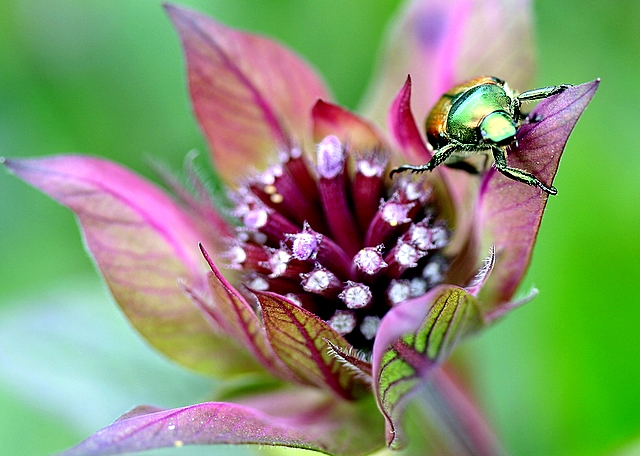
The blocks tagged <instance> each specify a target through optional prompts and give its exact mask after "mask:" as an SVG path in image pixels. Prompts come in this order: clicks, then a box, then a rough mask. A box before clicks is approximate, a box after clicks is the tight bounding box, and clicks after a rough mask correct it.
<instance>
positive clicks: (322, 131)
mask: <svg viewBox="0 0 640 456" xmlns="http://www.w3.org/2000/svg"><path fill="white" fill-rule="evenodd" d="M312 117H313V138H314V140H315V141H316V142H320V141H322V140H323V139H324V138H326V137H327V136H329V135H335V136H337V137H338V139H340V141H341V142H342V143H343V144H346V145H347V146H349V147H350V148H353V149H356V150H363V151H367V150H373V149H375V148H380V147H382V146H383V144H384V143H385V141H384V139H383V135H382V134H381V133H380V132H379V131H378V129H377V128H376V127H375V126H374V125H373V124H371V123H369V122H367V121H366V120H364V119H362V118H361V117H359V116H358V115H356V114H354V113H352V112H350V111H348V110H346V109H344V108H342V107H340V106H338V105H334V104H331V103H328V102H326V101H323V100H318V101H317V103H316V104H315V105H314V106H313V110H312Z"/></svg>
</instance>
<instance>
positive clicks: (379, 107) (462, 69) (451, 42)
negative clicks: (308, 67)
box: [364, 0, 533, 122]
mask: <svg viewBox="0 0 640 456" xmlns="http://www.w3.org/2000/svg"><path fill="white" fill-rule="evenodd" d="M530 17H531V7H530V5H529V1H528V0H516V1H512V2H507V1H492V2H484V1H474V0H453V1H452V0H414V1H413V2H412V3H410V4H409V5H408V6H407V7H406V8H405V9H404V10H403V11H402V12H401V13H400V15H399V16H398V18H396V20H395V21H394V24H393V27H392V28H391V29H390V31H389V36H388V38H387V42H386V46H385V50H384V53H383V56H382V57H383V59H382V65H381V67H380V68H379V70H378V72H377V74H376V77H374V79H373V81H372V85H371V87H370V88H369V91H368V96H367V97H366V98H365V108H366V109H365V110H364V112H365V113H367V114H368V115H370V117H371V118H373V119H374V120H376V121H378V122H382V121H383V120H384V116H385V113H386V109H387V106H389V103H390V102H391V100H392V99H393V97H394V95H395V92H396V90H397V88H398V87H400V86H401V85H402V83H403V81H404V79H405V78H406V76H407V74H410V75H411V77H412V78H413V81H414V84H415V87H414V88H415V93H416V94H417V95H418V97H417V98H416V99H415V100H414V112H415V114H416V117H417V118H418V119H424V118H425V117H426V115H427V113H428V112H429V110H430V109H431V107H432V106H433V105H434V104H435V102H436V101H437V99H438V98H439V97H440V95H442V94H443V93H445V92H446V91H447V90H449V89H450V88H451V87H453V86H454V85H455V84H456V83H459V82H462V81H465V80H467V79H470V78H472V77H475V76H479V75H483V74H487V75H494V76H498V77H501V78H504V79H506V80H507V81H509V83H510V85H511V86H513V87H516V88H518V89H520V90H524V89H528V88H530V80H531V75H532V74H533V70H532V67H533V52H532V50H533V48H532V37H531V25H530Z"/></svg>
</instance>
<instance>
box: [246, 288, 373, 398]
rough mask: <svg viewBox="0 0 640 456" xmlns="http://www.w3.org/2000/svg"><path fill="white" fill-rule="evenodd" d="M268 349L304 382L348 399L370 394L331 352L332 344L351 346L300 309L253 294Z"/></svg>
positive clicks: (277, 298) (348, 348) (345, 348)
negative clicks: (269, 347)
mask: <svg viewBox="0 0 640 456" xmlns="http://www.w3.org/2000/svg"><path fill="white" fill-rule="evenodd" d="M256 296H257V297H258V300H259V302H260V307H261V308H262V318H263V320H264V325H265V327H266V329H267V335H268V336H269V341H270V342H271V346H272V347H273V349H274V350H275V352H276V353H277V354H278V356H279V357H280V359H282V361H283V362H284V363H285V364H286V365H287V366H288V367H289V369H291V371H292V372H293V373H294V374H295V375H296V377H297V378H298V379H299V380H300V381H301V382H303V383H306V384H309V385H314V386H317V387H320V388H325V389H329V390H332V391H334V392H335V393H336V394H337V395H338V396H340V397H343V398H345V399H351V398H354V397H357V396H360V395H362V394H363V393H365V392H368V391H370V390H369V385H367V384H366V383H365V382H363V381H362V379H361V378H360V377H359V375H358V373H357V372H356V371H355V370H354V369H351V368H349V367H348V366H347V365H345V364H344V363H342V362H341V360H340V359H338V358H337V357H336V356H334V355H333V354H332V352H331V345H333V346H334V347H338V348H339V349H340V350H343V351H345V352H350V351H352V350H353V348H352V347H351V345H350V344H349V343H348V342H347V341H346V340H344V338H343V337H342V336H341V335H340V334H338V333H337V332H336V331H334V330H333V328H331V327H330V326H329V325H328V324H327V323H325V322H324V321H322V320H320V319H319V318H318V317H316V316H315V315H313V314H312V313H310V312H308V311H306V310H305V309H303V308H302V307H298V306H296V305H295V304H292V303H291V302H289V301H287V300H286V299H284V298H283V297H282V296H279V295H277V294H275V293H266V292H260V293H258V292H256Z"/></svg>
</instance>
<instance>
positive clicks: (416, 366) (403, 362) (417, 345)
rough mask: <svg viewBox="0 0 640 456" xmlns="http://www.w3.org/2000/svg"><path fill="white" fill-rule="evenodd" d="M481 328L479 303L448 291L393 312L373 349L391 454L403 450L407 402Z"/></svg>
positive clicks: (436, 291)
mask: <svg viewBox="0 0 640 456" xmlns="http://www.w3.org/2000/svg"><path fill="white" fill-rule="evenodd" d="M482 324H483V322H482V317H481V313H480V308H479V303H478V301H477V300H476V299H475V298H474V297H473V296H472V295H470V294H468V293H467V292H466V291H465V290H463V289H462V288H458V287H453V286H450V285H441V286H438V287H436V288H434V289H432V290H431V291H429V292H428V293H427V294H425V295H424V296H421V297H420V298H416V299H413V300H411V301H407V302H405V303H403V304H400V305H398V306H396V307H393V308H392V309H391V310H390V311H389V312H388V313H387V314H386V315H385V317H384V318H383V319H382V322H381V324H380V327H379V329H378V333H377V335H376V340H375V342H374V345H373V374H374V388H375V390H376V397H377V400H378V405H379V407H380V409H381V410H382V412H383V413H384V415H385V418H386V420H387V443H388V444H389V445H390V446H391V447H392V448H397V447H399V446H401V445H403V442H402V439H401V436H400V434H399V432H400V430H399V427H398V423H399V420H400V419H401V416H402V411H403V408H404V406H405V405H406V401H407V400H408V398H409V397H410V396H411V394H412V393H413V392H415V390H416V388H417V387H419V386H421V384H423V383H424V381H426V380H427V379H428V378H429V376H430V373H431V372H432V371H433V369H434V368H435V367H436V366H438V365H439V364H440V363H442V362H443V361H444V360H445V359H446V358H447V357H448V355H449V353H450V352H451V350H452V349H453V348H454V346H455V345H456V344H457V343H458V342H459V341H460V340H461V339H462V338H463V337H464V336H466V335H468V334H470V333H472V332H474V331H476V330H477V329H478V328H480V327H481V326H482Z"/></svg>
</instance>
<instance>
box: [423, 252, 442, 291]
mask: <svg viewBox="0 0 640 456" xmlns="http://www.w3.org/2000/svg"><path fill="white" fill-rule="evenodd" d="M444 272H445V271H444V265H443V260H442V259H441V258H440V257H436V258H434V259H433V260H432V261H430V262H429V263H427V265H426V266H425V267H424V269H423V270H422V277H423V278H424V279H425V280H426V281H427V284H428V287H429V288H432V287H434V286H435V285H437V284H439V283H440V282H442V281H443V280H444Z"/></svg>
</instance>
